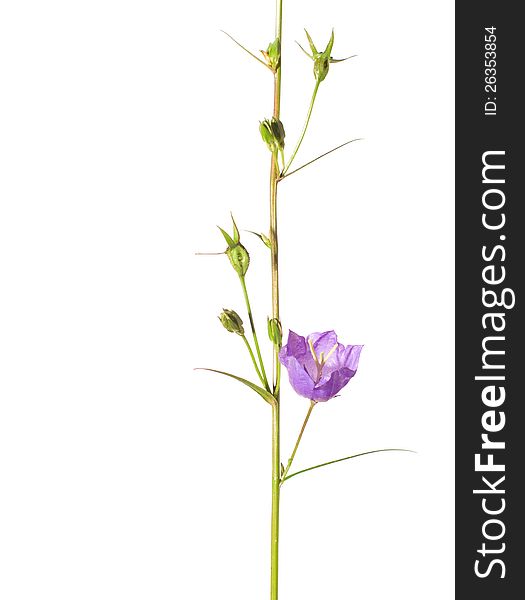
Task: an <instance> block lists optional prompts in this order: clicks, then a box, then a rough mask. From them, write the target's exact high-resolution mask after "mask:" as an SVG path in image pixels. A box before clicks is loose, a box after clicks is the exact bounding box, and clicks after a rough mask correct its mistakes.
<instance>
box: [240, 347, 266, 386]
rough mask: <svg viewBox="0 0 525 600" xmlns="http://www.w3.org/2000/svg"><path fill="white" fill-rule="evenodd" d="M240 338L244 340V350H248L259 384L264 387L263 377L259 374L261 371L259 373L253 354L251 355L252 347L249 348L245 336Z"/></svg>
mask: <svg viewBox="0 0 525 600" xmlns="http://www.w3.org/2000/svg"><path fill="white" fill-rule="evenodd" d="M241 337H242V339H243V340H244V343H245V344H246V348H248V352H249V353H250V357H251V359H252V363H253V366H254V367H255V370H256V371H257V376H258V377H259V380H260V381H261V383H262V384H263V385H265V383H264V379H263V376H262V374H261V371H260V369H259V366H258V365H257V361H256V360H255V356H254V354H253V350H252V347H251V346H250V342H249V341H248V340H247V339H246V336H245V335H242V336H241Z"/></svg>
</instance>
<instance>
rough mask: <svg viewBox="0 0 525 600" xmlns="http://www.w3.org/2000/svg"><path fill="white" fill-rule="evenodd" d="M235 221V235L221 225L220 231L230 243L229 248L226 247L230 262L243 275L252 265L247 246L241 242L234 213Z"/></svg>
mask: <svg viewBox="0 0 525 600" xmlns="http://www.w3.org/2000/svg"><path fill="white" fill-rule="evenodd" d="M232 222H233V237H232V236H231V235H230V234H229V233H227V232H226V231H224V229H222V227H219V230H220V232H221V233H222V235H223V237H224V239H225V240H226V243H227V244H228V248H227V249H226V255H227V257H228V258H229V259H230V263H231V265H232V267H233V268H234V269H235V271H236V272H237V274H238V275H239V276H241V277H244V276H245V275H246V272H247V271H248V267H249V266H250V255H249V254H248V251H247V250H246V248H245V247H244V246H243V245H242V244H241V242H240V239H241V238H240V235H239V229H238V227H237V225H236V223H235V220H234V218H233V215H232Z"/></svg>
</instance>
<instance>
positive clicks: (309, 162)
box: [280, 138, 363, 181]
mask: <svg viewBox="0 0 525 600" xmlns="http://www.w3.org/2000/svg"><path fill="white" fill-rule="evenodd" d="M362 139H363V138H355V139H353V140H349V141H348V142H345V143H344V144H341V145H340V146H336V147H335V148H332V149H331V150H328V152H325V153H324V154H321V155H320V156H317V157H316V158H314V159H313V160H309V161H308V162H307V163H305V164H304V165H301V166H300V167H297V169H294V170H293V171H290V172H289V173H286V174H285V175H282V176H281V178H280V181H282V180H283V179H286V178H287V177H290V175H293V174H294V173H297V171H300V170H301V169H304V168H305V167H308V166H310V165H311V164H313V163H314V162H317V161H318V160H319V159H320V158H324V157H325V156H328V155H329V154H332V152H335V151H336V150H339V149H340V148H344V147H345V146H348V144H352V143H353V142H359V141H361V140H362Z"/></svg>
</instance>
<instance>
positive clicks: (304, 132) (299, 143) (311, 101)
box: [281, 80, 321, 177]
mask: <svg viewBox="0 0 525 600" xmlns="http://www.w3.org/2000/svg"><path fill="white" fill-rule="evenodd" d="M320 83H321V82H320V81H319V80H317V81H316V82H315V87H314V93H313V94H312V99H311V100H310V106H309V107H308V114H307V115H306V121H305V122H304V126H303V130H302V132H301V136H300V137H299V141H298V142H297V145H296V146H295V150H294V151H293V152H292V156H291V157H290V160H289V161H288V164H287V165H286V167H285V168H284V171H283V173H282V176H281V177H284V176H285V175H286V173H287V171H288V169H289V168H290V167H291V166H292V163H293V161H294V158H295V156H296V154H297V152H299V148H300V147H301V144H302V143H303V140H304V136H305V135H306V130H307V129H308V125H309V124H310V117H311V116H312V111H313V109H314V104H315V99H316V97H317V92H318V90H319V85H320Z"/></svg>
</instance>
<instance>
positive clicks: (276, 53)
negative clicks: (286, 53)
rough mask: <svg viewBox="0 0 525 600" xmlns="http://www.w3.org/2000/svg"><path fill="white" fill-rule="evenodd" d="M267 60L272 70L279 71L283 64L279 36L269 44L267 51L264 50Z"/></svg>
mask: <svg viewBox="0 0 525 600" xmlns="http://www.w3.org/2000/svg"><path fill="white" fill-rule="evenodd" d="M263 55H264V57H265V58H266V62H267V63H268V66H269V67H270V69H272V71H274V72H275V71H277V69H278V68H279V67H280V66H281V43H280V41H279V38H275V40H274V41H273V42H271V43H270V44H268V48H267V49H266V52H263Z"/></svg>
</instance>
